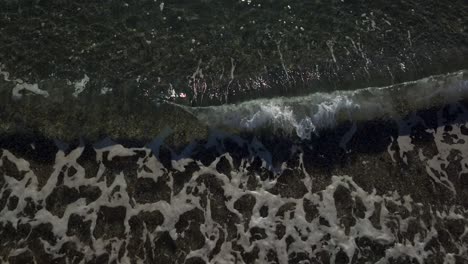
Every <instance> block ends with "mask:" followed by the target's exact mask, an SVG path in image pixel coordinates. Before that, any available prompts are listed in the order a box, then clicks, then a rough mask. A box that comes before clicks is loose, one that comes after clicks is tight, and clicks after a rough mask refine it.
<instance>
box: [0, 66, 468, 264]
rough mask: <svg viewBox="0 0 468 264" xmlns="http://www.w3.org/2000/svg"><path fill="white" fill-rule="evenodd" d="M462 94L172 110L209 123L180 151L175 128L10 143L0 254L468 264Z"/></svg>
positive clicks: (44, 259) (428, 91)
mask: <svg viewBox="0 0 468 264" xmlns="http://www.w3.org/2000/svg"><path fill="white" fill-rule="evenodd" d="M16 87H17V86H16ZM23 88H24V89H29V88H28V87H27V86H24V87H23ZM36 88H37V87H36ZM36 88H34V89H33V90H30V91H31V92H33V93H34V92H35V90H36ZM467 93H468V82H467V74H466V71H459V72H454V73H450V74H445V75H438V76H431V77H428V78H424V79H421V80H417V81H414V82H408V83H402V84H398V85H392V86H387V87H373V88H365V89H360V90H356V91H352V92H340V91H337V92H334V93H316V94H311V95H308V96H304V97H291V98H282V97H281V98H273V99H262V100H255V101H247V102H243V103H238V104H229V105H222V106H212V107H198V108H197V107H187V106H177V107H176V108H175V109H183V110H184V111H187V112H189V113H191V118H196V119H198V120H199V121H200V122H202V123H206V124H207V125H208V127H209V133H208V135H207V137H206V138H204V139H199V140H194V141H192V142H190V143H188V144H185V145H179V146H173V145H171V144H169V143H168V142H166V138H167V137H169V136H170V134H171V131H170V130H167V131H166V132H164V133H161V134H160V135H156V136H155V139H154V140H152V141H149V142H140V143H125V142H124V143H119V142H118V141H114V140H113V139H111V138H103V139H102V140H100V141H98V142H90V141H86V139H82V140H79V141H75V142H62V141H59V140H53V139H50V138H44V137H42V138H41V137H40V136H34V137H27V136H21V135H19V134H17V135H12V136H10V137H4V138H3V139H2V140H1V141H0V147H1V148H2V151H1V156H0V157H1V158H0V172H1V175H2V176H1V177H0V186H1V188H0V232H1V236H0V245H2V246H1V249H0V260H1V261H2V262H4V263H33V262H34V263H447V264H448V263H466V262H467V261H468V228H467V227H468V220H467V216H468V215H467V214H468V211H467V206H468V204H467V201H468V178H467V177H468V145H467V144H468V125H467V124H468V101H467V99H468V98H467ZM16 94H17V93H16V92H15V90H12V96H15V95H16ZM37 96H43V94H42V93H40V94H39V95H37ZM18 100H22V99H18ZM180 122H184V120H180ZM186 133H190V130H188V131H186Z"/></svg>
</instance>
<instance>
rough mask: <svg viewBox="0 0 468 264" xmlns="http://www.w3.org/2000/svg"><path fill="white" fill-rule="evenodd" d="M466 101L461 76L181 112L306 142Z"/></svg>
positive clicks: (466, 83) (467, 75)
mask: <svg viewBox="0 0 468 264" xmlns="http://www.w3.org/2000/svg"><path fill="white" fill-rule="evenodd" d="M467 95H468V71H465V70H464V71H459V72H455V73H450V74H445V75H437V76H431V77H427V78H424V79H420V80H417V81H412V82H406V83H401V84H396V85H391V86H386V87H371V88H365V89H360V90H355V91H336V92H333V93H314V94H310V95H307V96H302V97H291V98H287V97H278V98H273V99H258V100H252V101H247V102H242V103H239V104H228V105H221V106H210V107H196V108H190V107H184V108H185V109H186V110H188V111H189V112H191V113H192V114H194V115H195V116H196V117H197V118H198V119H199V120H201V121H203V122H205V123H206V124H208V125H210V126H211V127H222V128H228V129H234V130H241V131H242V130H247V131H252V130H257V129H265V128H271V129H273V131H275V132H278V131H280V132H282V133H286V134H289V135H291V134H294V133H295V134H296V135H297V136H298V137H299V138H301V139H309V138H310V136H311V134H312V133H319V131H320V130H321V129H326V128H331V127H333V126H335V125H336V124H337V123H339V122H342V121H361V120H370V119H374V118H396V117H401V116H402V115H404V114H406V113H408V112H409V111H413V110H417V109H421V108H430V107H436V106H438V105H441V104H446V103H450V102H453V101H457V100H460V99H462V98H466V97H467Z"/></svg>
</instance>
